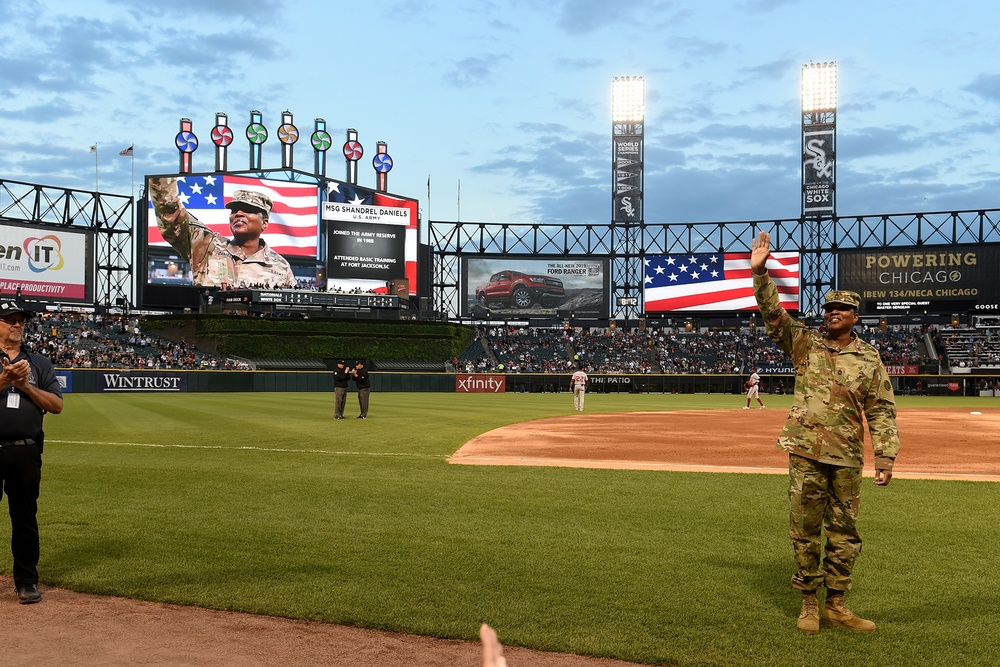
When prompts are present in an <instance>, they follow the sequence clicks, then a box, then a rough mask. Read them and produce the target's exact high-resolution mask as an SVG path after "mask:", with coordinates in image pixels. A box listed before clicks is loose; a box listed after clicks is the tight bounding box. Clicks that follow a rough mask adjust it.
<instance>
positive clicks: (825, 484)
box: [750, 232, 899, 634]
mask: <svg viewBox="0 0 1000 667" xmlns="http://www.w3.org/2000/svg"><path fill="white" fill-rule="evenodd" d="M751 249H752V252H751V255H750V269H751V272H752V273H753V292H754V296H755V297H756V300H757V307H758V308H759V309H760V314H761V316H762V317H763V318H764V324H765V325H766V326H767V335H768V336H769V337H770V339H771V340H773V341H774V342H775V344H777V346H778V347H779V348H780V349H781V350H782V351H783V352H784V353H785V354H787V355H789V356H790V357H791V358H792V362H793V364H794V366H795V399H794V401H793V403H792V409H791V411H790V412H789V413H788V419H787V420H786V421H785V426H784V428H782V430H781V435H779V436H778V448H779V449H783V450H785V451H786V452H788V478H789V486H788V499H789V502H790V507H791V510H790V513H789V534H790V536H791V538H792V550H793V551H794V552H795V563H796V566H797V568H796V572H795V574H794V575H793V576H792V587H794V588H797V589H798V590H800V591H802V613H801V614H800V615H799V620H798V623H797V625H798V628H799V630H800V631H802V632H804V633H806V634H816V633H817V632H819V626H820V622H821V621H822V622H823V623H825V624H827V625H833V626H838V627H842V628H848V629H851V630H861V631H863V632H873V631H874V630H875V624H874V623H873V622H871V621H869V620H867V619H864V618H861V617H860V616H857V615H856V614H855V613H854V612H852V611H851V610H850V609H848V608H847V607H846V606H845V605H844V593H845V592H846V591H848V590H850V588H851V573H852V572H853V570H854V561H855V559H856V558H857V557H858V554H859V553H861V535H859V534H858V529H857V518H858V508H859V506H860V503H861V471H862V468H863V466H864V446H865V431H864V425H865V423H866V422H867V424H868V433H869V434H870V435H871V441H872V450H873V453H874V455H875V484H877V485H878V486H886V485H887V484H888V483H889V480H891V479H892V466H893V463H894V462H895V460H896V454H898V453H899V429H898V428H897V426H896V401H895V397H894V395H893V391H892V383H891V382H890V380H889V373H888V372H886V368H885V365H884V364H883V363H882V358H881V357H880V356H879V353H878V350H877V349H876V348H874V347H872V346H871V345H869V344H868V343H866V342H864V341H863V340H861V339H860V338H859V337H858V335H857V334H856V333H854V325H855V324H857V322H858V308H859V307H860V306H861V297H860V296H859V295H858V293H857V292H850V291H848V290H834V291H831V292H827V294H826V300H825V302H824V303H823V310H824V315H823V324H824V326H825V327H826V332H825V333H820V332H819V331H816V330H814V329H809V328H807V327H806V326H805V324H803V323H802V322H799V321H797V320H795V319H792V316H791V315H789V314H788V313H787V312H786V311H785V309H784V308H782V307H781V305H780V304H779V301H778V289H777V287H776V286H775V283H774V281H772V280H771V278H770V276H769V275H768V272H767V267H766V262H767V258H768V257H769V256H770V252H771V236H770V234H768V233H767V232H760V234H759V235H758V236H757V238H755V239H753V242H752V243H751ZM824 534H825V537H826V544H825V545H824V544H823V537H824ZM821 586H825V587H826V602H825V604H824V605H823V611H822V613H821V612H820V610H819V599H818V598H817V596H816V591H817V590H818V589H819V588H820V587H821Z"/></svg>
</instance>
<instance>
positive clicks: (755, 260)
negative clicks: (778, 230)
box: [750, 232, 771, 274]
mask: <svg viewBox="0 0 1000 667" xmlns="http://www.w3.org/2000/svg"><path fill="white" fill-rule="evenodd" d="M770 256H771V235H770V234H768V233H767V232H760V233H759V234H757V238H755V239H754V240H753V241H752V242H751V244H750V268H751V269H752V270H753V272H754V273H756V274H762V273H764V265H765V264H767V258H768V257H770Z"/></svg>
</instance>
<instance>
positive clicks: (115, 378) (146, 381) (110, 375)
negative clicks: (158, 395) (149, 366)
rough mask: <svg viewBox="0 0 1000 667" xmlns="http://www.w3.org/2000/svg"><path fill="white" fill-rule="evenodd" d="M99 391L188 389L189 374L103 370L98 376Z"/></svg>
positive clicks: (176, 390)
mask: <svg viewBox="0 0 1000 667" xmlns="http://www.w3.org/2000/svg"><path fill="white" fill-rule="evenodd" d="M97 391H107V392H153V391H167V392H180V391H187V374H186V373H148V372H142V371H110V370H109V371H103V372H101V373H99V374H98V376H97Z"/></svg>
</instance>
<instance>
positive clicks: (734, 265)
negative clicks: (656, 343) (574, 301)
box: [643, 252, 799, 313]
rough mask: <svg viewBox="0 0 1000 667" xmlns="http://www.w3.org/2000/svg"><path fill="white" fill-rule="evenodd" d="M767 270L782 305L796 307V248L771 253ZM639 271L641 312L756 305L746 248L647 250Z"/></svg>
mask: <svg viewBox="0 0 1000 667" xmlns="http://www.w3.org/2000/svg"><path fill="white" fill-rule="evenodd" d="M767 273H768V275H769V276H770V277H771V282H773V283H774V284H775V286H777V288H778V298H779V301H780V303H781V305H782V306H783V307H784V308H785V310H798V309H799V253H797V252H772V253H771V256H770V258H768V260H767ZM643 274H644V277H643V284H644V291H643V294H644V297H645V304H646V312H650V313H662V312H669V311H675V310H704V311H725V310H755V309H756V308H757V301H756V299H754V296H753V275H751V273H750V253H748V252H727V253H693V254H687V255H650V256H648V257H646V259H645V267H644V269H643Z"/></svg>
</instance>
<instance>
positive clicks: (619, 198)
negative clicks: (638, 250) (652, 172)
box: [612, 135, 643, 222]
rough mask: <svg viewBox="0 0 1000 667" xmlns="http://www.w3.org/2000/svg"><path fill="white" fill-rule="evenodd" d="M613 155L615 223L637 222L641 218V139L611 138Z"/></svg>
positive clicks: (626, 136) (623, 136) (624, 136)
mask: <svg viewBox="0 0 1000 667" xmlns="http://www.w3.org/2000/svg"><path fill="white" fill-rule="evenodd" d="M612 151H613V152H614V155H613V157H612V160H613V162H614V179H615V189H614V194H613V198H614V211H613V212H612V216H613V219H614V221H615V222H639V221H640V220H642V219H643V217H642V194H643V193H642V169H643V155H642V154H643V145H642V137H641V136H635V135H617V136H615V137H613V138H612Z"/></svg>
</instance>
